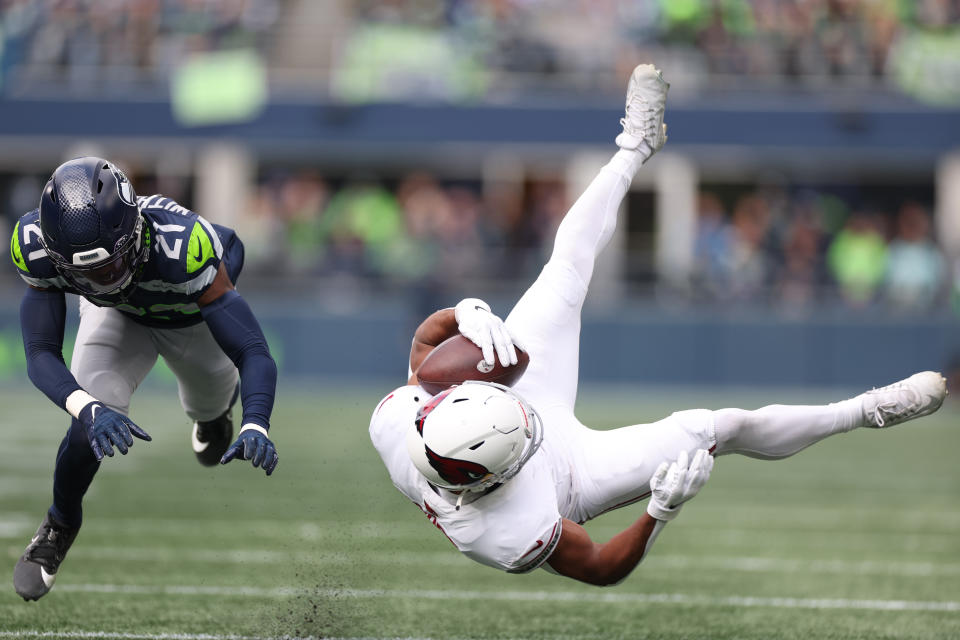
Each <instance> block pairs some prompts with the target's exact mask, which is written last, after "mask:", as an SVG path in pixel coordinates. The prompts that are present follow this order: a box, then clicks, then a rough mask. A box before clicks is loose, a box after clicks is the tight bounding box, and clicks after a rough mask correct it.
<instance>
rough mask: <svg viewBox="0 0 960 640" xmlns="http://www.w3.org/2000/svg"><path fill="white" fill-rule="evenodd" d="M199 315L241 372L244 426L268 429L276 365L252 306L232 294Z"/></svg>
mask: <svg viewBox="0 0 960 640" xmlns="http://www.w3.org/2000/svg"><path fill="white" fill-rule="evenodd" d="M200 314H201V315H202V316H203V319H204V320H205V321H206V323H207V326H208V327H210V333H212V334H213V338H214V339H215V340H216V341H217V344H219V345H220V348H221V349H223V351H224V353H226V354H227V356H229V357H230V359H231V360H233V363H234V364H235V365H237V369H239V370H240V401H241V403H242V404H243V423H242V424H256V425H260V426H261V427H263V428H264V429H269V428H270V412H271V411H272V410H273V399H274V396H275V395H276V390H277V365H276V363H275V362H274V361H273V357H271V355H270V349H269V347H267V339H266V338H264V336H263V331H261V330H260V325H259V323H257V319H256V317H254V315H253V311H252V310H251V309H250V305H248V304H247V301H246V300H244V299H243V298H242V297H241V296H240V294H239V293H237V292H236V291H234V290H231V291H228V292H226V293H225V294H223V295H222V296H220V297H219V298H217V299H216V300H214V301H213V302H212V303H210V304H208V305H206V306H204V307H201V308H200Z"/></svg>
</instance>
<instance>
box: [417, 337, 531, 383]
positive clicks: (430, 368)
mask: <svg viewBox="0 0 960 640" xmlns="http://www.w3.org/2000/svg"><path fill="white" fill-rule="evenodd" d="M528 364H530V356H528V355H527V354H526V353H525V352H524V351H521V350H520V347H517V364H515V365H510V366H507V367H504V366H503V365H501V364H500V361H499V360H497V362H496V363H495V364H493V365H488V364H487V363H485V362H484V361H483V353H482V352H481V351H480V347H478V346H477V345H475V344H473V343H472V342H470V340H469V339H467V338H464V337H463V336H462V335H459V334H457V335H455V336H453V337H452V338H447V339H446V340H444V341H443V342H441V343H440V344H438V345H437V346H436V348H435V349H434V350H433V351H431V352H430V353H429V355H427V357H426V358H424V360H423V362H422V363H421V364H420V368H419V369H417V380H419V381H420V386H421V387H423V388H424V390H426V392H427V393H429V394H437V393H440V392H441V391H443V390H444V389H447V388H449V387H450V386H452V385H455V384H460V383H462V382H464V381H466V380H482V381H484V382H496V383H498V384H502V385H505V386H508V387H509V386H512V385H513V384H514V383H515V382H516V381H517V380H519V379H520V376H522V375H523V372H524V371H526V369H527V365H528Z"/></svg>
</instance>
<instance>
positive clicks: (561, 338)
mask: <svg viewBox="0 0 960 640" xmlns="http://www.w3.org/2000/svg"><path fill="white" fill-rule="evenodd" d="M585 294H586V285H585V284H584V283H583V282H582V281H581V280H580V279H579V276H577V275H576V271H575V269H574V268H573V267H572V266H571V265H570V264H569V263H566V262H563V261H553V260H552V261H551V262H549V263H547V266H546V267H544V269H543V272H542V273H541V274H540V277H539V278H537V281H536V282H535V283H534V284H533V286H532V287H530V289H529V290H528V291H527V292H526V293H525V294H524V295H523V297H522V298H521V299H520V301H519V302H518V303H517V306H516V307H514V309H513V311H512V312H511V313H510V316H509V317H508V318H507V320H506V324H507V326H508V327H509V328H510V332H511V334H512V335H513V336H514V337H515V339H516V340H517V342H518V343H519V344H523V345H524V347H525V348H526V350H527V353H528V354H530V365H529V366H528V368H527V370H526V372H525V373H524V374H523V376H522V377H521V378H520V380H518V381H517V383H516V384H515V385H514V387H513V388H514V391H516V392H517V393H518V394H520V396H521V397H523V398H524V399H525V400H526V401H527V402H528V403H529V404H530V405H531V406H532V407H533V408H534V409H535V410H536V411H537V413H538V414H539V415H540V419H541V421H542V422H543V442H542V444H541V445H540V448H539V449H538V450H537V452H536V453H535V454H534V455H533V457H531V458H530V460H528V461H527V463H526V464H525V465H524V466H523V468H522V469H520V472H519V473H518V474H517V475H516V476H514V477H513V478H511V479H510V480H508V481H507V482H505V483H504V484H503V485H501V486H499V487H497V489H495V490H494V491H491V492H489V493H487V494H485V495H481V496H480V497H479V498H476V499H473V495H472V494H468V495H467V496H465V499H464V503H463V505H462V506H461V507H460V510H459V511H457V510H456V499H457V496H455V495H453V494H452V493H450V492H447V491H444V490H442V489H437V488H435V487H432V486H431V485H430V483H429V482H427V479H426V478H424V477H423V476H422V475H421V474H420V472H419V471H418V470H417V468H416V467H415V466H414V464H413V461H412V460H411V459H410V454H409V453H408V451H407V442H406V439H407V432H408V431H409V429H410V428H411V427H412V425H413V423H414V420H415V419H416V416H417V411H418V410H419V409H420V406H421V405H423V404H424V403H425V402H426V401H427V400H428V399H429V398H430V397H431V396H430V394H428V393H427V392H426V391H424V390H423V389H421V388H420V387H417V386H406V387H400V388H399V389H397V390H395V391H394V392H393V393H391V394H390V395H388V396H387V397H386V398H384V399H383V400H382V401H381V402H380V404H379V405H377V409H376V411H375V412H374V414H373V417H372V419H371V421H370V438H371V440H373V445H374V446H375V447H376V448H377V451H378V452H379V453H380V457H381V458H383V463H384V464H385V465H386V467H387V471H389V473H390V478H391V480H393V484H394V485H396V487H397V489H399V490H400V492H401V493H403V494H404V495H405V496H407V497H408V498H409V499H410V500H412V501H413V502H414V503H415V504H416V505H417V506H418V507H420V509H422V510H423V512H424V513H425V514H427V517H428V518H430V520H431V521H432V522H433V523H434V524H435V525H436V526H437V527H438V528H439V529H441V530H442V531H443V532H444V533H445V534H446V535H447V537H448V538H449V539H450V541H451V542H452V543H453V544H454V545H455V546H456V547H457V548H458V549H459V550H460V551H462V552H463V553H464V554H466V555H467V556H469V557H470V558H473V559H474V560H476V561H477V562H480V563H482V564H485V565H489V566H491V567H496V568H498V569H503V570H505V571H511V572H517V573H519V572H524V571H530V570H532V569H535V568H537V567H539V566H541V565H542V564H543V563H544V562H546V560H547V558H548V557H549V556H550V554H551V553H553V550H554V548H555V547H556V545H557V543H558V542H559V540H560V534H561V529H562V519H563V518H566V519H568V520H571V521H573V522H577V523H583V522H586V521H587V520H590V519H591V518H595V517H596V516H598V515H600V514H602V513H605V512H607V511H610V510H611V509H618V508H620V507H623V506H626V505H628V504H632V503H634V502H636V501H638V500H642V499H643V498H646V497H647V496H648V495H649V494H650V477H651V476H652V475H653V473H654V471H655V470H656V469H657V467H658V466H659V465H660V463H661V462H664V461H667V462H669V461H673V460H676V459H677V455H678V454H679V452H680V451H681V450H685V451H686V452H687V453H688V454H689V455H691V456H692V455H693V454H694V452H696V450H697V449H711V450H712V448H713V447H714V445H716V436H715V433H714V426H713V414H712V412H710V411H707V410H705V409H694V410H691V411H680V412H677V413H674V414H673V415H671V416H668V417H666V418H664V419H663V420H659V421H657V422H654V423H652V424H637V425H631V426H627V427H622V428H620V429H613V430H610V431H594V430H592V429H588V428H587V427H585V426H584V425H583V424H582V423H581V422H580V421H579V420H577V418H576V417H575V416H574V412H573V407H574V401H575V398H576V390H577V369H578V362H579V339H580V307H581V305H582V303H583V296H584V295H585ZM468 500H472V501H468Z"/></svg>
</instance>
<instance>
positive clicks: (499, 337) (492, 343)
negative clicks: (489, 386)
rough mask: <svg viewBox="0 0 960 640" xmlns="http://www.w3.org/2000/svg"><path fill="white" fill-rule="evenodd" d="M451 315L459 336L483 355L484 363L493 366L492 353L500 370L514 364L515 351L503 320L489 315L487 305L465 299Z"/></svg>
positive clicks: (480, 301)
mask: <svg viewBox="0 0 960 640" xmlns="http://www.w3.org/2000/svg"><path fill="white" fill-rule="evenodd" d="M453 315H454V317H456V319H457V325H458V326H457V328H458V329H459V330H460V333H461V334H463V335H464V337H466V338H467V339H468V340H470V342H472V343H473V344H475V345H477V346H478V347H480V350H481V351H483V361H484V362H486V363H487V364H489V365H493V364H496V361H495V360H494V351H496V355H497V356H498V357H499V358H500V364H502V365H503V366H505V367H506V366H509V365H512V364H517V350H516V348H515V347H514V346H513V339H512V338H511V337H510V332H509V331H508V330H507V326H506V325H505V324H504V323H503V320H501V319H500V318H498V317H497V316H495V315H493V313H492V312H491V311H490V305H488V304H487V303H486V302H484V301H483V300H480V299H478V298H465V299H463V300H461V301H460V302H458V303H457V306H456V307H454V309H453Z"/></svg>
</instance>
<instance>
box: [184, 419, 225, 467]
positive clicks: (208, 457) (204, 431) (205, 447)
mask: <svg viewBox="0 0 960 640" xmlns="http://www.w3.org/2000/svg"><path fill="white" fill-rule="evenodd" d="M190 441H191V444H192V445H193V452H194V453H195V454H197V460H199V461H200V464H202V465H203V466H205V467H214V466H216V465H218V464H219V463H220V458H222V457H223V454H224V453H226V452H227V447H229V446H230V443H231V442H232V441H233V414H232V413H231V412H230V409H227V410H226V412H224V414H223V415H221V416H220V417H219V418H214V419H213V420H210V421H208V422H200V421H197V422H194V423H193V434H192V435H191V436H190Z"/></svg>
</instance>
